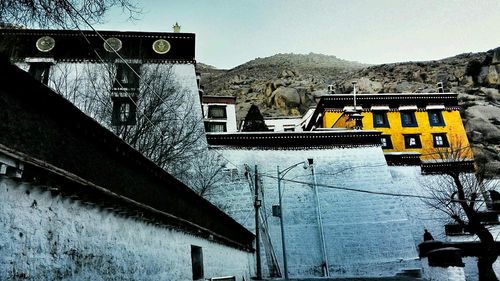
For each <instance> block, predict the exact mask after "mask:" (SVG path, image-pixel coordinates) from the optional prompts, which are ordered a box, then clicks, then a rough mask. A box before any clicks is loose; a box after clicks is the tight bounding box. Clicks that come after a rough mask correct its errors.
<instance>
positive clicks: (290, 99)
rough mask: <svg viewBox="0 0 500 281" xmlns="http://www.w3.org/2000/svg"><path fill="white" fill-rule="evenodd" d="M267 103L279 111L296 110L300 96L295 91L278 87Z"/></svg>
mask: <svg viewBox="0 0 500 281" xmlns="http://www.w3.org/2000/svg"><path fill="white" fill-rule="evenodd" d="M269 102H270V104H272V105H274V106H275V107H277V108H280V109H290V108H298V107H299V106H300V94H299V92H298V91H297V90H296V89H293V88H287V87H280V88H278V89H276V90H275V91H274V92H273V93H272V95H271V97H270V99H269Z"/></svg>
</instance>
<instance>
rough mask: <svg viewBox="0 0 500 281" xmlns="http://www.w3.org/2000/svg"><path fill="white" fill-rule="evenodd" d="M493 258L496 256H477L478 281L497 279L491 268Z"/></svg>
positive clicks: (496, 280)
mask: <svg viewBox="0 0 500 281" xmlns="http://www.w3.org/2000/svg"><path fill="white" fill-rule="evenodd" d="M495 260H496V257H494V258H492V257H484V256H480V257H478V258H477V270H478V274H479V281H498V278H497V276H496V274H495V271H494V270H493V263H494V262H495Z"/></svg>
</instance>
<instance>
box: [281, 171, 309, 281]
mask: <svg viewBox="0 0 500 281" xmlns="http://www.w3.org/2000/svg"><path fill="white" fill-rule="evenodd" d="M301 164H303V165H304V169H307V162H299V163H296V164H293V165H292V166H290V167H288V168H286V169H284V170H283V171H280V166H277V167H276V168H277V171H278V200H279V206H280V211H279V217H280V226H281V247H282V249H283V271H284V272H285V280H288V263H287V260H286V241H285V223H284V219H283V200H282V196H281V180H282V179H283V178H284V177H285V175H286V174H287V173H288V172H289V171H290V170H292V169H293V168H295V167H297V166H298V165H301Z"/></svg>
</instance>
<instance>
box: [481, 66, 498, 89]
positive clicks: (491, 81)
mask: <svg viewBox="0 0 500 281" xmlns="http://www.w3.org/2000/svg"><path fill="white" fill-rule="evenodd" d="M484 83H485V84H487V85H491V86H493V85H500V65H490V66H489V67H488V74H487V75H486V77H485V78H484Z"/></svg>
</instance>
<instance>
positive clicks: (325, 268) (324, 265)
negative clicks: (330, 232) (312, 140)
mask: <svg viewBox="0 0 500 281" xmlns="http://www.w3.org/2000/svg"><path fill="white" fill-rule="evenodd" d="M307 161H308V162H309V167H311V173H312V176H313V180H314V186H313V189H314V199H315V200H316V214H317V216H316V218H317V220H318V229H319V240H320V242H321V253H322V254H323V262H322V264H321V267H322V269H323V276H325V277H328V276H330V270H329V269H328V257H327V252H326V244H325V232H324V230H323V219H322V218H321V206H320V204H319V197H318V183H317V181H316V174H315V173H314V162H313V159H312V158H309V159H307Z"/></svg>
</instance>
